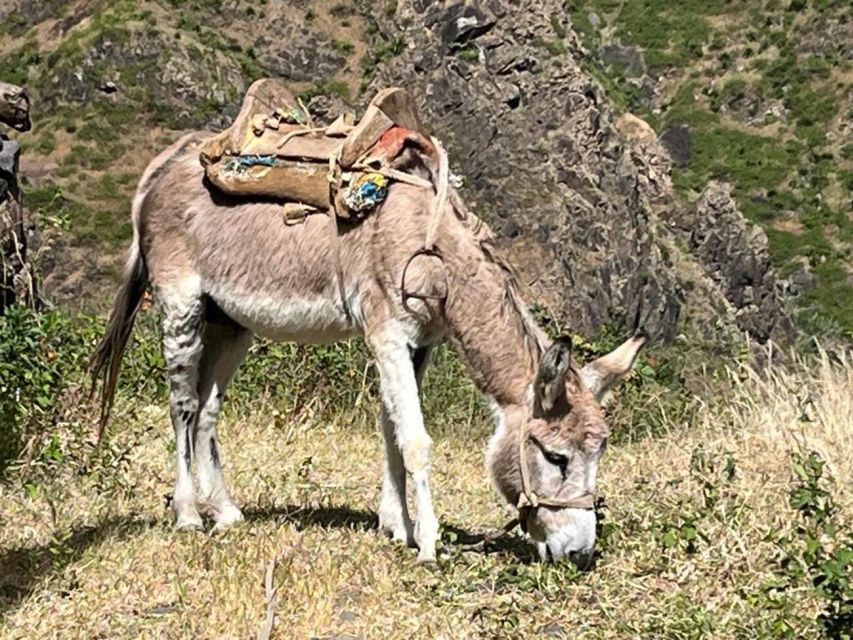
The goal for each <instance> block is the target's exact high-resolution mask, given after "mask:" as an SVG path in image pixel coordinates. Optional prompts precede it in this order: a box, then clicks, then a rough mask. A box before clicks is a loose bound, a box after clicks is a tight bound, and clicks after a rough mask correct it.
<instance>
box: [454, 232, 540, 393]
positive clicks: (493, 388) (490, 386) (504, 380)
mask: <svg viewBox="0 0 853 640" xmlns="http://www.w3.org/2000/svg"><path fill="white" fill-rule="evenodd" d="M460 253H462V255H457V256H455V257H456V258H458V261H457V260H453V262H454V264H451V265H448V266H449V267H450V270H449V271H450V272H449V274H448V275H449V276H450V287H451V295H449V296H448V300H447V304H446V306H445V316H446V319H447V322H448V325H449V329H450V335H451V340H452V341H453V343H454V345H455V347H456V349H457V351H458V352H459V354H460V356H461V357H462V359H463V360H464V361H465V364H466V365H467V367H468V371H469V374H470V375H471V378H472V379H473V381H474V384H476V385H477V387H478V388H479V389H480V391H481V392H482V393H484V394H485V395H487V396H489V397H491V398H493V399H494V401H495V402H497V403H498V405H500V406H506V405H516V404H521V403H523V402H524V399H525V395H526V392H527V387H528V385H529V384H530V382H531V381H532V380H533V376H534V373H535V371H536V367H537V366H538V362H539V356H540V351H541V348H542V345H543V344H544V339H545V338H544V333H543V332H542V331H541V330H540V329H539V328H538V327H537V326H536V324H535V323H534V322H533V320H532V318H530V316H529V313H528V311H527V308H526V307H525V306H524V304H523V303H522V302H521V299H520V297H519V295H518V292H517V290H516V288H515V285H514V283H513V282H512V280H511V277H510V275H509V274H508V273H507V271H506V269H505V268H504V267H502V266H501V264H500V263H499V262H498V261H497V260H496V259H495V258H492V257H491V256H490V255H487V254H486V253H485V252H484V251H483V250H482V249H481V248H480V247H479V246H476V245H475V246H473V247H471V248H470V251H469V252H460ZM466 254H467V255H466Z"/></svg>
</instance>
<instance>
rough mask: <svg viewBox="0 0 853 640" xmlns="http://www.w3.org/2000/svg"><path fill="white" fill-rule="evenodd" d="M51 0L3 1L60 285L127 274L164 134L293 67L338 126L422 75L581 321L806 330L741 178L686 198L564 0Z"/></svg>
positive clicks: (573, 320)
mask: <svg viewBox="0 0 853 640" xmlns="http://www.w3.org/2000/svg"><path fill="white" fill-rule="evenodd" d="M43 4H44V5H45V6H41V5H40V7H41V8H39V9H38V10H35V9H34V8H33V6H32V3H29V2H26V1H25V0H18V4H17V6H15V3H12V5H13V6H12V7H11V8H10V9H9V8H7V9H0V14H2V13H3V12H4V11H5V15H0V18H4V19H5V21H6V24H7V26H6V27H5V29H6V32H5V35H4V36H3V40H2V43H3V44H2V52H3V54H4V57H3V58H0V74H5V75H7V76H12V77H11V78H9V79H13V80H15V81H18V82H26V83H27V84H28V86H29V87H30V89H31V92H32V93H33V94H34V96H35V97H36V98H37V100H38V104H40V105H44V106H43V108H44V109H45V113H44V114H42V116H41V117H40V118H39V119H38V120H37V122H38V123H40V125H39V126H40V127H41V129H40V130H39V129H38V128H37V131H36V136H35V138H33V139H32V142H31V143H30V144H29V145H28V148H27V152H28V154H29V157H30V159H31V160H30V163H29V164H28V165H25V167H24V170H25V174H28V175H29V176H30V180H29V182H30V186H31V188H32V191H33V193H34V198H33V207H34V208H37V209H40V210H41V213H42V215H43V217H46V218H49V219H52V220H55V219H59V220H60V222H63V221H66V222H67V224H64V223H63V224H57V225H54V226H55V228H54V229H52V230H50V233H47V234H46V235H47V237H48V240H47V242H48V243H49V244H50V243H52V246H53V249H52V252H53V256H54V257H53V258H50V259H48V261H47V262H46V264H47V265H48V266H49V267H51V268H52V271H53V273H52V274H48V281H47V282H48V286H49V288H50V289H51V290H52V292H53V294H54V296H55V297H59V298H63V297H64V298H68V299H76V300H79V299H80V298H81V297H87V296H89V295H90V293H91V292H89V291H87V289H86V287H87V286H89V285H88V283H90V282H92V281H93V278H91V277H83V276H82V275H81V273H80V269H79V268H75V269H72V268H69V267H68V266H67V265H63V260H62V259H61V256H63V255H65V256H73V257H75V258H76V259H77V263H78V264H80V263H84V264H87V265H89V266H88V267H87V269H88V270H93V271H95V272H96V274H95V275H98V274H100V276H101V280H100V282H101V283H102V285H106V283H108V282H109V281H110V280H111V277H112V271H111V270H110V265H111V264H117V263H119V262H120V257H119V256H120V253H121V247H122V245H123V244H124V241H125V239H126V237H127V233H128V229H127V225H126V217H127V199H128V197H129V196H130V194H131V193H132V190H133V183H134V180H135V177H136V176H137V175H138V174H139V173H140V172H141V169H142V167H143V166H144V164H145V161H146V160H147V159H148V158H149V157H150V156H151V155H153V153H154V152H155V151H156V150H157V148H158V147H159V146H162V144H164V143H165V142H166V141H167V140H169V139H172V138H174V137H177V135H178V134H179V132H180V131H181V130H184V129H187V128H198V127H214V128H216V127H221V126H223V125H224V124H225V123H226V122H227V121H228V118H230V117H231V116H232V115H233V114H234V113H235V112H236V110H237V108H238V106H239V99H240V96H241V94H242V92H243V91H244V90H245V88H246V87H247V86H248V84H249V82H250V81H251V80H252V79H254V78H256V77H259V76H261V75H276V76H279V77H283V78H285V79H287V80H289V81H291V82H293V84H294V88H295V89H296V90H297V91H299V92H301V95H302V97H303V99H304V100H306V101H307V103H308V105H309V108H310V109H311V110H312V112H313V113H314V114H315V115H316V116H317V117H319V118H321V119H322V118H328V117H330V116H331V115H333V114H334V113H335V111H337V110H338V109H340V108H342V107H343V106H344V105H345V104H346V105H349V106H353V107H356V108H358V109H360V108H361V107H363V105H364V104H365V103H366V101H367V100H369V98H370V97H371V96H372V95H373V93H374V92H375V91H376V90H377V89H378V88H380V87H383V86H387V85H392V84H396V85H401V86H404V87H406V88H407V89H409V90H410V91H411V92H412V93H413V94H414V95H415V96H416V97H417V99H418V102H419V103H420V104H421V105H422V109H423V114H422V115H423V120H424V121H425V122H426V123H428V126H429V127H430V129H431V130H432V132H434V133H435V134H436V135H437V136H438V137H439V138H441V139H442V140H443V141H444V142H445V144H446V146H447V148H448V149H449V151H450V154H451V162H452V168H453V170H454V171H455V172H457V173H459V174H460V175H462V176H463V177H464V189H463V191H464V195H465V197H466V198H467V200H468V203H469V205H470V206H471V207H472V208H473V209H474V210H476V211H477V212H478V214H479V215H481V216H482V217H484V218H485V219H486V220H487V221H488V222H489V223H490V224H491V225H492V226H493V228H494V229H495V230H496V232H497V234H498V236H499V238H500V242H501V245H502V247H503V248H504V250H505V252H506V253H507V254H508V255H509V257H510V259H511V261H512V262H513V263H514V264H516V265H517V267H518V269H519V271H520V274H521V276H522V280H523V281H524V283H525V284H526V285H527V287H528V289H529V290H530V293H531V296H532V297H533V298H535V299H537V300H539V301H540V303H541V305H542V308H543V310H544V311H545V312H546V313H548V314H549V315H551V316H553V317H555V318H557V319H558V320H559V321H560V322H561V324H563V325H564V326H567V327H571V328H572V329H574V330H578V331H582V332H586V333H592V332H594V331H596V330H598V329H599V328H601V327H602V326H603V325H606V324H609V325H613V326H615V327H618V328H621V329H626V328H627V329H630V328H633V327H636V326H638V325H643V326H644V327H645V328H646V330H648V331H650V332H651V333H653V334H655V335H656V336H658V337H660V338H662V339H664V340H669V339H672V338H673V337H674V336H675V335H676V334H677V333H679V332H682V331H685V330H686V329H690V330H691V331H696V332H698V334H699V335H701V336H703V337H706V338H708V339H721V338H724V339H727V340H728V339H738V338H739V337H741V336H743V335H744V333H748V334H751V335H752V336H753V337H754V338H755V339H757V340H760V341H764V340H767V339H768V338H770V337H773V338H775V339H782V338H784V337H785V336H786V335H787V333H788V330H789V327H790V325H789V322H788V320H787V315H786V311H785V302H784V300H783V299H782V298H781V297H780V295H781V294H780V291H781V289H780V286H779V285H778V283H777V278H776V276H775V274H774V271H773V267H772V266H771V263H770V260H769V259H768V253H767V239H766V237H765V236H764V233H763V231H761V229H759V228H758V227H755V226H754V225H752V224H751V223H749V222H747V220H746V219H745V218H744V216H743V215H741V213H740V212H739V210H738V207H737V205H736V204H735V203H734V201H733V199H732V197H731V195H730V194H729V193H728V192H727V190H726V188H725V187H724V186H721V185H717V184H714V185H710V186H709V187H708V189H707V190H706V191H705V192H704V193H703V195H702V197H701V198H700V199H699V200H698V201H697V202H692V203H691V202H689V201H687V200H685V199H684V198H678V197H676V196H675V195H674V193H673V187H672V183H671V178H670V168H671V167H670V165H671V162H672V161H671V159H670V155H669V152H668V151H666V149H665V148H664V146H663V145H661V144H660V142H659V140H658V136H657V134H656V133H655V131H654V130H653V129H652V128H651V126H649V125H648V124H647V123H646V122H645V121H644V120H643V119H641V118H638V117H636V116H634V115H632V114H630V113H626V112H625V111H624V109H618V108H616V107H615V106H614V104H613V103H612V101H611V99H610V98H609V96H608V92H607V91H606V90H605V89H603V88H602V85H601V84H600V83H599V82H598V81H596V80H595V79H593V78H592V77H591V76H590V75H589V73H588V72H587V71H586V70H585V69H584V67H583V64H584V61H585V60H586V59H587V57H588V56H589V55H590V54H589V53H588V52H587V51H586V50H585V49H584V48H583V46H582V44H581V42H580V40H579V39H578V36H577V35H576V33H575V31H574V30H573V25H572V22H571V19H570V17H569V14H568V13H567V12H566V11H565V9H564V7H563V3H561V2H557V1H556V0H546V1H544V2H542V1H537V2H533V1H528V0H524V1H521V2H510V1H508V0H488V1H485V0H484V1H482V2H464V3H462V2H448V3H440V2H438V3H436V2H427V1H425V0H405V1H402V2H385V3H380V4H377V3H367V2H362V1H361V0H358V1H356V2H355V3H354V4H350V3H346V2H338V3H328V2H280V1H274V0H268V1H267V2H261V3H245V2H226V1H216V0H207V1H197V2H189V3H179V2H169V1H165V0H164V1H161V2H154V1H146V2H141V3H129V2H113V3H106V2H98V1H96V0H89V1H72V2H53V3H43ZM48 4H49V5H50V6H51V7H52V9H51V10H48V9H46V8H45V7H46V6H47V5H48ZM63 216H64V217H63ZM48 253H50V252H48ZM56 256H60V258H57V257H56ZM93 256H94V257H93ZM105 256H107V257H106V258H105ZM95 281H97V279H95Z"/></svg>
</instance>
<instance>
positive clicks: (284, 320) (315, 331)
mask: <svg viewBox="0 0 853 640" xmlns="http://www.w3.org/2000/svg"><path fill="white" fill-rule="evenodd" d="M208 295H210V297H211V298H213V299H214V300H215V301H216V304H217V305H219V307H220V308H221V309H222V311H224V312H225V313H226V314H227V315H228V316H229V317H230V318H231V319H233V320H234V321H235V322H237V323H239V324H241V325H242V326H244V327H246V328H247V329H249V330H250V331H252V332H253V333H255V334H257V335H259V336H263V337H265V338H271V339H273V340H288V341H293V342H313V343H324V342H335V341H337V340H342V339H345V338H349V337H352V336H353V335H357V334H359V333H361V327H360V326H359V325H358V324H357V323H355V322H350V321H349V320H348V318H347V316H346V314H345V313H344V311H343V305H342V303H341V301H340V300H339V299H338V298H337V296H332V295H329V296H321V295H311V294H306V295H302V296H294V295H292V294H291V295H275V294H274V293H271V292H263V291H253V292H252V293H251V294H246V293H245V292H240V291H237V290H235V289H233V288H231V287H217V286H210V287H208ZM350 308H352V305H350ZM355 315H358V314H355Z"/></svg>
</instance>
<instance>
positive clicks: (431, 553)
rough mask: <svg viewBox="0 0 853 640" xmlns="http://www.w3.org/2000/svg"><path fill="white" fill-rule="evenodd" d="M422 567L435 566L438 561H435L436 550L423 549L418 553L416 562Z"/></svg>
mask: <svg viewBox="0 0 853 640" xmlns="http://www.w3.org/2000/svg"><path fill="white" fill-rule="evenodd" d="M415 562H416V563H417V564H419V565H422V566H427V567H430V566H435V565H437V564H438V561H437V560H436V559H435V549H421V550H420V551H418V559H417V560H416V561H415Z"/></svg>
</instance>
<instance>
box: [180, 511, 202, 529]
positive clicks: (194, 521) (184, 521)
mask: <svg viewBox="0 0 853 640" xmlns="http://www.w3.org/2000/svg"><path fill="white" fill-rule="evenodd" d="M175 529H177V530H178V531H202V530H203V529H204V523H203V522H202V521H201V516H200V515H198V513H179V514H178V517H177V519H176V520H175Z"/></svg>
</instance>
